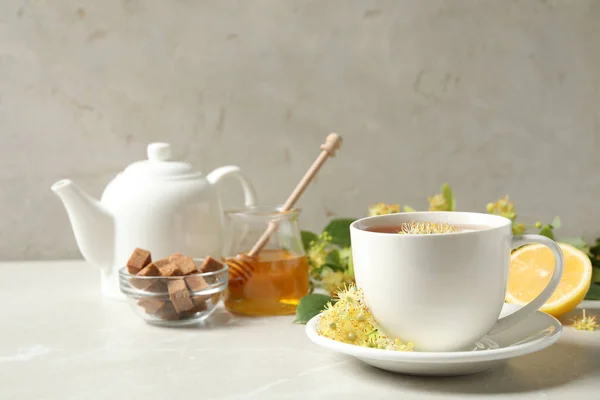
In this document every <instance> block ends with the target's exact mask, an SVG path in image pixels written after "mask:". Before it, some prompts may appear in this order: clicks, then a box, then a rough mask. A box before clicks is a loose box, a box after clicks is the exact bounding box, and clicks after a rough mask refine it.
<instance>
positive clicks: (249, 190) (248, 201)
mask: <svg viewBox="0 0 600 400" xmlns="http://www.w3.org/2000/svg"><path fill="white" fill-rule="evenodd" d="M227 176H234V177H236V178H237V180H238V182H239V183H240V185H241V186H242V189H243V190H244V204H245V206H246V207H252V206H254V205H256V192H255V191H254V187H253V186H252V184H251V183H250V180H248V178H247V177H246V175H244V174H243V173H242V170H241V169H240V167H238V166H236V165H225V166H223V167H219V168H216V169H215V170H213V171H212V172H211V173H209V174H208V175H207V176H206V180H207V181H208V182H209V183H210V184H211V185H215V184H217V183H219V181H220V180H221V179H223V178H225V177H227Z"/></svg>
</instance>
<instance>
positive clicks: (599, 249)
mask: <svg viewBox="0 0 600 400" xmlns="http://www.w3.org/2000/svg"><path fill="white" fill-rule="evenodd" d="M590 254H591V255H593V256H598V255H600V238H598V239H596V241H595V242H594V244H593V245H591V246H590Z"/></svg>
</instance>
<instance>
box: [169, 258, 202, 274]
mask: <svg viewBox="0 0 600 400" xmlns="http://www.w3.org/2000/svg"><path fill="white" fill-rule="evenodd" d="M171 262H172V263H173V264H175V265H177V267H178V268H179V270H180V271H181V273H182V274H183V275H189V274H193V273H194V272H198V269H197V268H196V263H195V262H194V260H193V259H192V258H191V257H184V256H181V257H176V258H175V259H173V261H171Z"/></svg>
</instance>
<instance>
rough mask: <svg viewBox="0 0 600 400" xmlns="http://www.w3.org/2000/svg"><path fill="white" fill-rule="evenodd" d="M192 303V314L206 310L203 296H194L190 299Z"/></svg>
mask: <svg viewBox="0 0 600 400" xmlns="http://www.w3.org/2000/svg"><path fill="white" fill-rule="evenodd" d="M192 303H194V308H192V310H194V312H200V311H204V310H206V308H207V307H206V300H205V298H204V296H196V297H194V298H192Z"/></svg>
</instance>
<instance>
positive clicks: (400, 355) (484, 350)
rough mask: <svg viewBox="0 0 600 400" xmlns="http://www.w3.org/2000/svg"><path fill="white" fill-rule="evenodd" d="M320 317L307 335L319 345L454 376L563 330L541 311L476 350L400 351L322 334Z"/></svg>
mask: <svg viewBox="0 0 600 400" xmlns="http://www.w3.org/2000/svg"><path fill="white" fill-rule="evenodd" d="M519 308H520V307H519V306H515V305H512V304H504V307H503V308H502V313H501V315H502V316H504V315H508V314H512V313H513V312H515V311H516V310H518V309H519ZM319 318H321V315H320V314H319V315H317V316H315V317H313V318H312V319H311V320H310V321H308V323H307V324H306V334H307V335H308V337H309V338H310V340H312V341H313V342H314V343H316V344H317V345H319V346H322V347H325V348H328V349H331V350H333V351H335V352H338V353H343V354H348V355H350V356H353V357H356V358H357V359H359V360H361V361H363V362H365V363H367V364H369V365H372V366H374V367H377V368H381V369H384V370H387V371H391V372H397V373H403V374H411V375H438V376H451V375H466V374H473V373H476V372H481V371H485V370H487V369H490V368H492V367H495V366H497V365H499V364H501V363H503V362H504V361H505V360H508V359H510V358H514V357H518V356H522V355H525V354H529V353H533V352H536V351H539V350H542V349H544V348H546V347H548V346H550V345H552V344H554V343H555V342H556V341H557V340H558V338H559V337H560V334H561V332H562V325H561V324H560V322H559V321H558V320H557V319H556V318H554V317H552V316H550V315H548V314H545V313H542V312H539V311H538V312H536V313H535V314H533V315H532V316H531V317H529V318H527V319H526V320H524V321H522V322H521V323H519V324H517V325H515V326H513V327H511V328H508V329H507V330H505V331H503V332H500V333H497V334H495V335H491V336H485V337H483V338H482V339H481V340H480V341H478V342H477V343H476V344H474V345H473V350H472V351H459V352H439V353H434V352H418V351H414V352H400V351H390V350H380V349H371V348H367V347H361V346H354V345H351V344H347V343H341V342H338V341H335V340H332V339H329V338H326V337H323V336H320V335H319V334H318V333H317V331H316V327H317V323H318V321H319Z"/></svg>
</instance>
